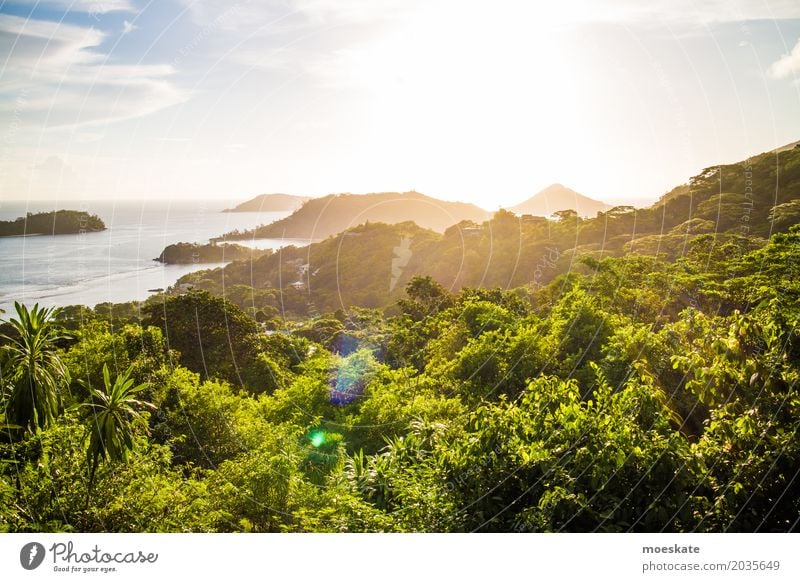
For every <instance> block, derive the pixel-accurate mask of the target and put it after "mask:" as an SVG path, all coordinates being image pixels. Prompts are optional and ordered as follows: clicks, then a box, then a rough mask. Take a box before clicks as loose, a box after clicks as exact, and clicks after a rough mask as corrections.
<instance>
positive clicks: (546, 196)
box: [508, 184, 611, 216]
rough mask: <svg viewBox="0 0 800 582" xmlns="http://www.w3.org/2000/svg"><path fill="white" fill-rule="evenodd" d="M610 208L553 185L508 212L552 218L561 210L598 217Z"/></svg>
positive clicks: (568, 189)
mask: <svg viewBox="0 0 800 582" xmlns="http://www.w3.org/2000/svg"><path fill="white" fill-rule="evenodd" d="M610 208H611V205H610V204H606V203H605V202H600V201H599V200H592V199H591V198H589V197H587V196H584V195H583V194H578V193H577V192H575V190H571V189H570V188H567V187H566V186H562V185H561V184H551V185H550V186H548V187H547V188H545V189H544V190H542V191H541V192H539V193H537V194H535V195H534V196H533V197H531V198H528V199H527V200H526V201H525V202H522V203H521V204H517V205H516V206H512V207H511V208H509V209H508V210H510V211H511V212H515V213H516V214H532V215H534V216H550V215H552V214H553V213H554V212H557V211H559V210H574V211H575V212H577V213H578V214H579V215H580V216H596V215H597V213H598V212H605V211H606V210H608V209H610Z"/></svg>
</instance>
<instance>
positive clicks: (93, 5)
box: [29, 0, 136, 14]
mask: <svg viewBox="0 0 800 582" xmlns="http://www.w3.org/2000/svg"><path fill="white" fill-rule="evenodd" d="M29 3H30V4H36V5H38V6H50V7H54V8H63V9H64V10H69V11H70V12H86V13H89V14H106V13H108V12H136V7H135V6H134V5H133V4H132V3H131V2H130V1H129V0H38V2H29Z"/></svg>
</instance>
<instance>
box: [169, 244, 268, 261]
mask: <svg viewBox="0 0 800 582" xmlns="http://www.w3.org/2000/svg"><path fill="white" fill-rule="evenodd" d="M271 253H272V251H271V250H260V249H251V248H249V247H244V246H242V245H237V244H233V243H226V244H219V245H218V244H210V243H209V244H204V245H199V244H192V243H176V244H173V245H167V246H166V247H164V250H163V251H161V254H160V255H158V258H156V259H154V260H156V261H158V262H160V263H165V264H167V265H186V264H192V263H224V262H226V261H242V260H252V259H255V258H258V257H261V256H264V255H268V254H271Z"/></svg>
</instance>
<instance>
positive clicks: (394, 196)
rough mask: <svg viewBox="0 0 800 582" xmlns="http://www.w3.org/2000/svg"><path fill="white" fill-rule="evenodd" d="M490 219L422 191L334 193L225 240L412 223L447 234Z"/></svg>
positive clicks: (471, 206)
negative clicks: (465, 223) (457, 226)
mask: <svg viewBox="0 0 800 582" xmlns="http://www.w3.org/2000/svg"><path fill="white" fill-rule="evenodd" d="M490 216H491V214H490V213H489V212H487V211H486V210H483V209H482V208H478V207H477V206H475V205H474V204H466V203H464V202H447V201H444V200H437V199H436V198H431V197H430V196H426V195H425V194H420V193H419V192H405V193H398V192H381V193H375V194H330V195H328V196H324V197H322V198H313V199H311V200H309V201H308V202H306V203H305V204H304V205H303V206H302V207H301V208H299V209H298V210H296V211H295V212H294V213H292V214H291V215H290V216H287V217H286V218H284V219H282V220H278V221H276V222H273V223H271V224H268V225H265V226H260V227H258V228H256V229H255V230H251V231H246V232H243V233H235V234H233V235H226V236H225V238H226V239H227V240H236V239H239V240H241V239H247V238H298V239H312V238H314V239H322V238H326V237H328V236H330V235H332V234H337V233H340V232H342V231H344V230H346V229H348V228H352V227H354V226H356V225H359V224H364V223H365V222H383V223H386V224H397V223H400V222H406V221H409V220H410V221H413V222H414V223H416V224H417V225H418V226H420V227H422V228H427V229H431V230H434V231H437V232H444V231H445V229H447V228H448V227H450V226H452V225H454V224H457V223H459V222H461V221H463V220H469V221H474V222H483V221H484V220H487V219H488V218H489V217H490Z"/></svg>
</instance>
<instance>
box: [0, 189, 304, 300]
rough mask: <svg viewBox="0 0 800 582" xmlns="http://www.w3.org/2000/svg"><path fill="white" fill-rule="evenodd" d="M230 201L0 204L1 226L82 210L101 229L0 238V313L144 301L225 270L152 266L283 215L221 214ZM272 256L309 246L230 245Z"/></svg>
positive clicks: (253, 242)
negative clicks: (178, 247)
mask: <svg viewBox="0 0 800 582" xmlns="http://www.w3.org/2000/svg"><path fill="white" fill-rule="evenodd" d="M233 205H234V202H232V201H229V200H226V201H210V200H203V201H195V202H187V201H184V200H182V201H170V200H141V201H124V202H120V201H117V202H107V201H91V200H89V201H64V200H62V201H60V202H45V201H30V202H25V201H22V202H20V201H15V202H9V201H0V220H13V219H15V218H17V217H20V216H25V214H26V213H27V212H33V213H35V212H45V211H52V210H59V209H66V210H85V211H86V212H89V213H91V214H97V215H98V216H99V217H100V218H102V219H103V222H105V224H106V228H107V230H105V231H104V232H97V233H87V234H83V235H77V234H76V235H57V236H47V235H45V236H27V237H0V309H3V310H4V311H6V315H10V314H11V312H13V303H14V301H20V302H23V303H27V304H33V303H38V304H39V305H41V306H64V305H87V306H89V307H94V306H95V305H97V304H98V303H104V302H108V301H110V302H114V303H121V302H124V301H132V300H142V299H146V298H147V297H148V296H149V295H150V294H151V293H150V292H149V291H148V290H150V289H157V288H167V287H168V286H170V285H172V284H173V283H175V281H177V280H178V278H179V277H181V276H183V275H185V274H186V273H190V272H192V271H196V270H199V269H208V268H213V267H219V266H222V264H223V263H212V264H209V263H205V264H199V265H163V264H161V263H157V262H155V261H153V259H154V258H156V257H158V256H159V255H160V254H161V251H162V250H163V249H164V247H166V246H167V245H170V244H174V243H177V242H197V243H206V242H208V240H209V239H210V238H212V237H215V236H219V235H221V234H224V233H226V232H230V231H232V230H234V229H239V230H244V229H248V228H253V227H255V226H258V225H261V224H267V223H270V222H273V221H275V220H278V219H280V218H283V217H285V216H287V215H288V214H289V212H226V213H223V212H222V210H223V209H224V208H230V207H231V206H233ZM236 242H237V243H239V244H244V245H247V246H251V247H254V248H272V249H277V248H280V247H281V246H285V245H288V244H295V245H297V244H305V243H306V242H307V241H292V240H275V239H259V240H250V241H236Z"/></svg>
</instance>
